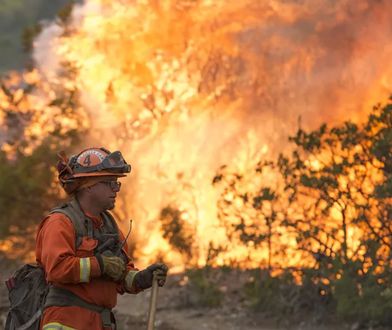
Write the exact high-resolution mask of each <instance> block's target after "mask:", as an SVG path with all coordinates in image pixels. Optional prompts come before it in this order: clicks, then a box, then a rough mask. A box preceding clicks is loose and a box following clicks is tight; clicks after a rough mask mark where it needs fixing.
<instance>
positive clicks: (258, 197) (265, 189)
mask: <svg viewBox="0 0 392 330" xmlns="http://www.w3.org/2000/svg"><path fill="white" fill-rule="evenodd" d="M276 174H277V171H276V168H275V166H274V164H273V163H271V162H261V161H260V162H259V163H257V165H256V166H255V168H254V169H251V170H248V171H243V172H238V171H236V170H235V169H229V168H228V167H227V166H222V167H221V168H220V169H219V170H218V172H217V174H216V175H215V177H214V178H213V180H212V183H213V185H214V186H215V187H216V188H217V189H219V192H220V196H219V199H218V203H217V206H218V218H219V220H220V222H221V224H222V226H223V227H224V228H225V230H226V234H227V236H228V238H229V239H230V242H231V244H232V245H234V246H235V244H237V245H245V246H246V247H247V248H248V249H249V250H251V249H256V250H260V249H263V248H265V249H266V250H267V251H268V256H267V258H266V259H267V262H266V264H267V266H268V268H271V266H272V263H273V257H274V256H277V255H278V254H279V253H281V252H282V251H284V249H283V247H284V246H283V244H281V243H282V241H281V239H280V238H281V234H280V232H279V231H278V230H277V229H278V227H279V226H280V223H281V221H282V220H283V218H282V216H281V215H282V214H283V212H284V211H283V208H284V206H283V201H282V200H281V199H280V198H279V193H278V191H279V189H280V186H279V184H278V183H273V180H271V177H273V176H274V175H276ZM266 182H268V185H267V184H266Z"/></svg>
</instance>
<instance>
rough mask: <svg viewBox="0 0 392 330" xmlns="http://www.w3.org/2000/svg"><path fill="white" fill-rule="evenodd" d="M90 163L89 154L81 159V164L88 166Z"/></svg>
mask: <svg viewBox="0 0 392 330" xmlns="http://www.w3.org/2000/svg"><path fill="white" fill-rule="evenodd" d="M90 164H91V159H90V155H87V156H86V158H85V159H84V160H83V165H86V166H90Z"/></svg>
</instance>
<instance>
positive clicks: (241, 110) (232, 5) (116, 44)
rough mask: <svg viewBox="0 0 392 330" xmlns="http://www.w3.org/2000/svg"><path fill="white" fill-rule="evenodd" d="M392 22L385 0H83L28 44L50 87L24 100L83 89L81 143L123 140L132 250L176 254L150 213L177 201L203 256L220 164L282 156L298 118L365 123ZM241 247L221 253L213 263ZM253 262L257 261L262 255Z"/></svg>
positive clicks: (213, 228) (123, 204)
mask: <svg viewBox="0 0 392 330" xmlns="http://www.w3.org/2000/svg"><path fill="white" fill-rule="evenodd" d="M391 18H392V8H391V6H389V4H388V3H387V2H386V1H378V2H374V1H370V0H359V1H356V2H355V3H354V2H350V1H345V0H341V1H335V2H334V3H333V5H331V2H330V1H326V0H316V1H314V0H312V1H305V2H301V4H299V3H298V2H297V1H285V2H281V1H277V0H269V1H264V2H262V3H261V2H259V1H250V0H246V1H238V2H227V1H210V0H199V1H189V0H182V1H181V0H163V1H154V0H116V1H113V0H111V1H107V0H88V1H85V3H84V4H83V5H76V6H75V8H74V11H73V14H72V20H71V23H70V24H69V25H68V26H66V27H63V26H59V25H57V23H53V24H51V25H49V26H47V28H46V29H45V30H44V31H43V33H42V34H41V35H40V36H39V38H38V39H37V40H36V42H35V53H34V58H35V61H36V65H37V68H38V71H33V72H31V73H29V74H30V75H38V76H39V78H37V79H40V80H42V81H47V83H48V85H46V84H45V85H43V86H42V87H41V93H39V94H36V95H32V96H31V100H30V101H29V102H36V103H38V104H41V103H42V104H45V102H43V100H45V93H49V94H50V93H51V89H50V88H47V86H53V85H56V84H61V85H62V86H64V87H65V88H69V89H76V90H78V91H80V92H81V103H82V106H83V107H84V108H85V109H86V110H87V111H88V113H89V121H88V123H87V121H86V124H85V125H88V126H89V127H90V135H89V136H87V137H86V139H85V146H89V145H105V146H107V147H108V148H111V149H121V150H122V151H123V153H124V154H125V155H126V156H127V157H126V158H127V159H128V160H129V162H130V163H131V164H132V165H133V168H134V169H135V170H134V173H132V174H131V176H130V178H129V179H126V180H127V181H128V182H127V184H126V185H125V186H126V188H125V189H126V190H124V191H123V194H122V196H121V199H120V200H119V201H118V209H119V210H120V214H121V217H123V218H124V220H126V219H128V218H131V217H132V218H133V219H135V225H136V229H137V231H138V233H137V235H136V237H135V236H134V237H133V238H134V239H137V240H138V242H139V246H140V250H139V253H138V256H139V257H140V258H141V259H142V260H144V261H143V262H147V261H148V260H149V259H153V258H154V257H155V255H156V253H157V252H158V251H159V253H161V254H163V255H164V256H165V259H168V260H171V261H173V262H174V263H180V264H181V263H182V262H183V261H182V260H181V258H180V256H179V255H178V253H176V252H175V251H173V250H172V248H171V247H170V246H169V245H168V243H167V242H166V241H165V240H164V239H163V238H162V234H161V228H160V224H159V221H158V218H159V212H160V210H161V209H162V208H163V207H165V206H166V205H169V204H175V205H176V206H178V208H179V209H180V210H182V211H184V213H183V214H185V216H184V219H183V220H184V221H185V222H187V223H189V224H190V225H191V226H193V227H194V229H195V231H194V235H195V236H194V241H195V242H197V244H198V253H197V256H198V257H197V260H196V261H195V263H197V264H203V263H204V262H205V259H206V255H207V252H208V246H209V243H210V242H211V241H212V242H214V243H217V244H219V243H220V242H224V241H225V235H224V231H223V229H222V228H220V225H219V222H218V220H217V217H216V214H217V209H216V200H217V196H216V192H215V191H214V190H213V188H212V186H211V180H212V178H213V176H214V173H215V171H216V169H217V168H218V167H219V166H220V165H222V164H233V165H235V166H237V167H238V168H240V169H246V168H248V167H249V166H251V165H252V164H254V162H256V161H258V160H259V159H260V157H261V158H263V157H267V156H271V155H275V154H277V152H278V151H281V150H282V149H283V148H284V147H285V142H284V141H286V138H287V135H288V134H289V133H293V132H294V131H295V129H296V128H297V120H298V117H300V118H301V120H302V122H303V124H304V125H305V126H306V127H310V128H314V127H315V126H317V125H319V124H320V123H321V122H323V121H337V120H345V119H355V120H360V119H361V118H362V117H363V115H364V113H365V112H366V111H367V110H368V109H369V108H370V107H371V106H373V104H375V103H376V102H377V101H379V100H383V99H385V98H386V97H387V96H388V93H389V92H390V89H391V83H392V82H391V78H390V77H391V76H392V75H391V74H392V65H391V64H390V61H389V59H390V57H391V53H392V46H391V45H390V43H389V39H390V33H389V31H391V29H390V27H389V25H390V24H391V23H390V22H392V20H391ZM64 63H66V64H67V65H69V66H70V67H72V68H73V69H74V70H75V75H74V76H72V79H70V78H67V77H66V76H64V75H63V74H62V73H63V72H64V67H63V65H64ZM51 88H53V87H51ZM0 100H2V98H0ZM3 102H4V101H3ZM42 115H43V116H54V115H55V114H53V113H52V112H50V113H49V112H47V111H45V107H44V106H43V108H42V111H41V112H40V114H39V115H38V116H37V120H35V121H34V125H32V126H31V127H30V128H29V129H30V130H31V134H34V135H39V134H45V130H43V129H42V127H43V124H42V120H44V119H43V118H42V117H41V116H42ZM38 117H39V118H38ZM0 120H1V118H0ZM3 148H5V146H3ZM312 166H315V167H317V166H320V164H318V163H317V162H314V163H312ZM341 184H344V183H343V182H342V183H341ZM131 215H132V216H131ZM125 223H126V221H125ZM248 252H249V251H247V249H246V248H244V249H242V250H241V249H236V250H229V251H228V252H226V253H225V254H224V255H223V256H222V259H220V260H218V262H220V263H224V262H225V260H228V259H247V258H248V257H249V256H248ZM250 260H251V261H249V266H256V265H259V264H260V263H262V262H264V261H265V254H264V253H261V254H259V255H252V256H251V258H250ZM294 262H295V261H294Z"/></svg>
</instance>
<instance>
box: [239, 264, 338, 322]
mask: <svg viewBox="0 0 392 330" xmlns="http://www.w3.org/2000/svg"><path fill="white" fill-rule="evenodd" d="M311 274H312V270H309V269H304V270H303V274H302V279H303V282H302V283H297V281H296V279H295V276H293V273H292V271H291V270H290V269H286V270H284V271H283V272H282V273H281V274H279V275H276V276H271V274H270V273H269V272H267V271H263V270H254V271H253V274H252V276H251V277H250V279H249V281H248V282H247V283H246V284H245V286H244V290H245V294H246V296H247V300H248V302H249V304H250V306H251V307H252V308H253V309H255V310H256V311H257V312H264V313H265V314H266V315H267V316H269V317H274V318H277V321H278V322H279V323H282V325H286V326H288V325H290V322H294V321H300V320H301V319H303V315H304V314H306V315H307V319H313V321H314V322H318V321H320V320H321V319H324V321H325V318H326V317H327V315H328V312H329V310H330V301H329V297H328V296H327V295H325V294H324V291H323V289H322V288H321V286H320V285H319V284H317V283H315V282H314V281H312V280H311ZM287 322H289V323H287Z"/></svg>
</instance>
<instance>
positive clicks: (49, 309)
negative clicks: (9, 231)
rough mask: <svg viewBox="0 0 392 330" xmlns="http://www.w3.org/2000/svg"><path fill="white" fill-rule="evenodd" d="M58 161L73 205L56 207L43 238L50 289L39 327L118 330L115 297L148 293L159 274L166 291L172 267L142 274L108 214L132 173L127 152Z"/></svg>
mask: <svg viewBox="0 0 392 330" xmlns="http://www.w3.org/2000/svg"><path fill="white" fill-rule="evenodd" d="M59 156H60V158H61V159H60V161H59V163H58V166H57V169H58V172H59V180H60V183H61V185H62V187H63V188H64V190H65V191H66V193H67V194H68V195H69V196H70V200H69V201H68V202H67V203H65V204H64V205H61V206H60V207H57V208H55V209H53V210H52V211H51V212H50V213H49V215H48V216H47V217H46V218H45V219H44V220H43V221H42V222H41V224H40V226H39V228H38V232H37V238H36V259H37V262H38V263H39V264H40V265H41V266H42V267H43V269H44V271H45V276H46V280H47V281H48V283H49V284H50V289H49V293H48V295H47V298H46V303H45V309H44V312H43V316H42V318H41V326H40V328H41V329H43V330H55V329H62V330H72V329H77V330H87V329H93V330H95V329H97V330H101V329H105V330H108V329H112V330H113V329H115V320H114V317H113V313H112V311H111V310H112V308H113V307H115V306H116V301H117V294H118V293H119V294H124V293H132V294H135V293H139V292H141V291H143V290H145V289H147V288H150V287H151V286H152V281H153V273H155V274H156V276H157V278H158V283H159V285H160V286H163V285H164V283H165V280H166V274H167V270H168V268H167V266H166V265H165V264H163V263H155V264H152V265H150V266H149V267H147V268H146V269H144V270H142V271H138V270H137V269H136V268H135V266H134V264H133V263H132V261H131V259H130V258H129V255H128V246H127V243H126V242H125V238H124V235H123V233H122V232H121V231H120V230H119V228H118V226H117V224H116V221H115V220H114V218H113V216H112V215H111V213H110V212H109V210H112V209H113V208H114V206H115V201H116V197H117V193H118V192H119V191H120V187H121V182H120V181H118V179H119V178H121V177H124V176H126V174H127V173H129V172H130V171H131V166H130V165H129V164H127V162H126V161H125V160H124V158H123V157H122V155H121V153H120V152H119V151H116V152H113V153H111V152H109V151H108V150H106V149H104V148H89V149H86V150H83V151H82V152H80V153H79V154H78V155H75V156H73V157H71V158H70V159H67V158H66V156H65V154H64V153H61V154H59Z"/></svg>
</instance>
